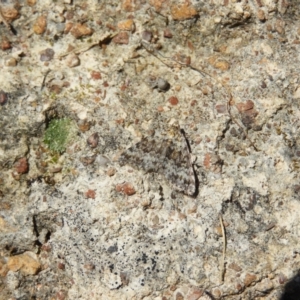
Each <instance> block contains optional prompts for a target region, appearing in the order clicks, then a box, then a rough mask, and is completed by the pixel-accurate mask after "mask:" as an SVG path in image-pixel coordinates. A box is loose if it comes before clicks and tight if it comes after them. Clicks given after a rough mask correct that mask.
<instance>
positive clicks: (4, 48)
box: [0, 37, 11, 51]
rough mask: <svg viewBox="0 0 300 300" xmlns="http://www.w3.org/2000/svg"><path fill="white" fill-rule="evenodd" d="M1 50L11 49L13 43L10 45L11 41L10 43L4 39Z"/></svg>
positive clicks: (0, 46)
mask: <svg viewBox="0 0 300 300" xmlns="http://www.w3.org/2000/svg"><path fill="white" fill-rule="evenodd" d="M0 48H1V50H3V51H5V50H9V49H11V43H10V41H9V40H8V39H7V38H5V37H4V38H3V39H2V40H1V43H0Z"/></svg>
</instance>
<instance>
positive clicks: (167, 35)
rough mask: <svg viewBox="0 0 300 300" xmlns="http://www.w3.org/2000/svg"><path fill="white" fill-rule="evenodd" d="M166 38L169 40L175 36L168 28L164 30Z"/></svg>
mask: <svg viewBox="0 0 300 300" xmlns="http://www.w3.org/2000/svg"><path fill="white" fill-rule="evenodd" d="M164 37H165V38H168V39H170V38H172V37H173V34H172V32H171V30H170V29H169V28H166V29H165V30H164Z"/></svg>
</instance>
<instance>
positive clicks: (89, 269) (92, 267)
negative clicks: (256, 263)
mask: <svg viewBox="0 0 300 300" xmlns="http://www.w3.org/2000/svg"><path fill="white" fill-rule="evenodd" d="M83 267H84V268H85V269H86V270H87V271H93V270H94V269H95V265H94V264H92V263H87V264H84V265H83Z"/></svg>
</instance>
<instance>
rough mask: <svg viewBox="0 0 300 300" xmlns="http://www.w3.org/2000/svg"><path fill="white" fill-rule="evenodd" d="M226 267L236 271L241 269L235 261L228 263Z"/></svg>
mask: <svg viewBox="0 0 300 300" xmlns="http://www.w3.org/2000/svg"><path fill="white" fill-rule="evenodd" d="M228 268H229V269H232V270H234V271H236V272H241V271H242V268H241V267H240V266H239V265H238V264H237V263H235V262H232V263H230V264H229V265H228Z"/></svg>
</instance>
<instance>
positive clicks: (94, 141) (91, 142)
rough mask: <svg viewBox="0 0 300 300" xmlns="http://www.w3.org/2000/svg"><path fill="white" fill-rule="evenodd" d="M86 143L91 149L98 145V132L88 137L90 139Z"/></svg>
mask: <svg viewBox="0 0 300 300" xmlns="http://www.w3.org/2000/svg"><path fill="white" fill-rule="evenodd" d="M87 143H88V145H89V146H90V147H91V148H96V147H97V146H98V143H99V134H98V132H95V133H93V134H92V135H90V137H89V138H88V139H87Z"/></svg>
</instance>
